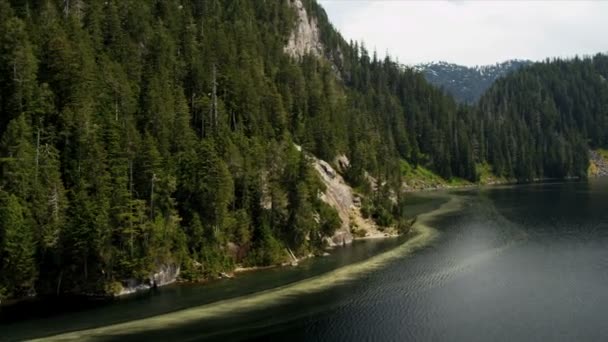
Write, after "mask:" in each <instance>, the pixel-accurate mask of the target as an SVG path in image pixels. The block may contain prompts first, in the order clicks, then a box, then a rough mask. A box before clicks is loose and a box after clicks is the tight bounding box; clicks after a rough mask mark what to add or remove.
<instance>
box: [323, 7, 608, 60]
mask: <svg viewBox="0 0 608 342" xmlns="http://www.w3.org/2000/svg"><path fill="white" fill-rule="evenodd" d="M320 3H321V5H322V6H323V7H324V8H325V9H326V11H327V14H328V16H329V18H330V20H331V21H332V23H333V24H334V25H335V26H336V27H337V28H338V30H339V31H340V32H341V33H342V35H343V36H344V37H345V39H347V40H348V39H353V40H362V41H364V42H365V44H366V46H367V47H368V49H369V50H373V49H374V48H375V49H376V50H377V51H378V54H379V55H380V56H382V55H384V52H385V51H388V52H389V53H390V55H391V56H394V57H398V58H399V61H400V62H402V63H408V64H416V63H420V62H428V61H436V60H445V61H449V62H454V63H459V64H464V65H476V64H493V63H496V62H500V61H504V60H507V59H513V58H519V59H531V60H542V59H544V58H546V57H557V56H560V57H572V56H574V55H577V54H578V55H587V54H595V53H597V52H607V51H608V39H606V38H605V34H606V33H607V32H608V19H607V18H608V1H597V2H583V1H572V2H567V1H380V0H376V1H357V0H349V1H348V0H321V1H320Z"/></svg>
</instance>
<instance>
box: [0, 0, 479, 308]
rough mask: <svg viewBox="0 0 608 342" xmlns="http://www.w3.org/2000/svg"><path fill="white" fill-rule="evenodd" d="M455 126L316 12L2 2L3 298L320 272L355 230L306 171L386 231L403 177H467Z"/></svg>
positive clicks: (311, 8) (433, 101)
mask: <svg viewBox="0 0 608 342" xmlns="http://www.w3.org/2000/svg"><path fill="white" fill-rule="evenodd" d="M406 113H407V115H406ZM457 114H458V110H457V107H456V105H455V103H454V102H453V101H452V99H451V98H449V97H447V96H445V95H444V94H442V93H441V92H440V91H438V90H436V89H434V88H433V87H431V86H430V85H429V84H428V83H427V82H426V81H425V80H424V79H423V78H422V77H421V76H420V75H419V74H418V73H416V72H414V71H412V70H409V69H402V68H401V67H400V66H399V65H398V64H397V63H395V62H394V61H392V60H390V59H385V60H379V59H377V58H376V57H375V56H370V54H369V53H368V52H367V50H366V49H365V48H363V47H362V46H359V45H358V44H356V43H347V42H346V41H344V39H343V38H342V37H341V36H340V34H339V33H338V32H337V31H336V30H335V29H334V28H333V26H332V25H331V23H330V22H329V20H328V18H327V15H326V14H325V12H324V11H323V9H322V8H321V7H320V6H319V5H318V4H317V3H316V2H315V1H311V0H301V1H299V0H294V1H265V2H262V1H251V0H249V1H236V0H234V1H232V0H229V1H215V0H211V1H204V2H200V1H180V2H177V1H150V2H141V1H136V0H125V1H105V2H100V1H87V0H78V1H61V0H50V1H36V2H30V3H23V2H19V1H9V0H0V136H1V137H2V138H1V139H0V255H1V258H0V297H22V296H27V295H33V294H35V293H43V294H67V293H74V294H83V293H85V294H104V293H120V292H124V291H129V290H130V289H132V288H136V287H138V286H140V285H143V287H145V286H149V285H152V283H153V282H157V283H164V282H166V281H171V280H172V278H174V277H175V275H176V274H177V273H178V272H177V270H179V275H180V277H182V278H184V279H191V280H196V279H200V278H204V277H215V276H217V275H218V274H220V273H221V272H225V271H229V270H231V269H233V268H234V267H235V266H236V265H237V264H242V265H244V266H256V265H273V264H280V263H282V262H285V261H287V260H289V259H291V258H293V256H294V255H295V256H306V255H309V254H311V253H322V251H323V248H324V247H325V246H326V243H327V241H328V240H331V238H332V237H334V236H335V232H336V230H338V234H340V230H341V229H342V232H345V231H346V230H345V229H344V228H348V229H350V224H351V223H352V222H350V221H349V223H348V224H347V223H346V221H345V220H340V214H339V212H338V211H340V210H348V208H347V207H341V206H337V205H336V206H335V208H332V207H331V206H330V205H328V204H327V203H326V202H324V201H323V200H322V199H323V194H324V193H325V196H329V194H331V193H330V192H325V191H326V189H327V188H328V186H327V184H324V183H323V181H322V180H321V179H320V178H319V174H318V173H317V172H316V171H315V169H314V165H313V164H312V163H311V162H310V160H309V159H308V158H307V157H306V154H311V155H314V156H315V157H316V158H318V159H319V160H326V161H332V160H334V159H335V158H336V157H337V156H339V155H346V157H347V158H348V159H349V160H350V164H349V166H348V167H347V168H346V169H345V170H342V172H343V174H344V178H345V183H344V185H345V186H346V183H348V186H352V187H359V188H360V192H361V195H362V196H364V198H365V201H366V202H365V210H366V213H367V214H368V216H369V217H371V218H373V219H374V220H375V222H376V223H377V224H378V225H382V226H386V227H388V226H395V225H399V224H401V223H402V221H403V219H404V212H403V210H401V209H400V208H401V205H402V203H400V202H399V201H394V200H393V199H394V196H395V194H399V192H400V191H401V174H400V172H399V163H400V160H401V159H407V160H408V161H409V162H411V163H413V164H423V165H425V166H426V167H428V168H430V169H433V170H436V171H437V172H439V173H441V174H442V175H444V176H445V177H451V176H452V175H458V176H462V177H466V178H474V177H475V175H474V163H473V159H472V158H471V156H472V145H470V144H469V142H468V140H469V139H468V133H469V132H468V129H467V128H466V126H465V123H464V122H461V121H458V120H460V118H461V116H460V115H457ZM454 127H458V130H454ZM451 141H458V142H459V144H458V145H457V146H452V145H451V144H450V142H451ZM294 143H297V144H299V145H301V146H302V149H303V151H304V152H305V153H302V152H300V151H298V150H297V149H295V147H294ZM455 154H458V155H460V156H462V158H455V157H451V156H452V155H455ZM369 178H373V179H376V180H377V182H376V184H381V186H379V187H376V186H371V187H370V186H368V185H366V184H367V179H369ZM330 191H331V189H330ZM397 197H398V198H402V197H400V196H397ZM328 202H330V201H328ZM330 203H331V202H330ZM336 209H338V211H336ZM355 210H356V209H355ZM342 215H343V216H344V214H342ZM349 219H350V218H349ZM360 223H361V224H358V225H359V226H362V225H363V222H360ZM347 225H348V226H349V227H346V226H347ZM369 226H370V227H372V225H371V224H370V225H369ZM370 229H371V228H370ZM349 239H350V238H349V237H348V236H345V237H344V239H341V240H340V241H344V242H347V241H349ZM334 240H335V239H334ZM338 243H341V242H338ZM167 268H170V269H171V270H172V271H171V272H165V271H163V270H165V269H167ZM169 273H170V275H169V276H168V277H165V275H166V274H169ZM160 275H162V276H160ZM157 278H159V279H160V278H163V279H164V278H167V279H165V280H162V281H161V280H158V281H157ZM146 283H147V284H146Z"/></svg>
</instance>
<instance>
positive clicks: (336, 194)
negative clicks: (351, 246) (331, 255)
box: [313, 158, 355, 246]
mask: <svg viewBox="0 0 608 342" xmlns="http://www.w3.org/2000/svg"><path fill="white" fill-rule="evenodd" d="M313 166H314V168H315V170H316V171H317V173H318V174H319V176H320V177H321V180H322V181H323V183H324V184H325V186H326V190H325V193H323V195H322V196H321V199H322V200H323V201H324V202H325V203H327V204H329V205H330V206H332V207H333V208H334V209H336V210H337V211H338V215H339V216H340V220H342V226H340V229H338V230H337V231H336V233H335V234H334V236H333V237H332V238H331V239H330V241H328V242H329V244H330V245H332V246H335V245H342V244H348V243H351V242H352V241H353V235H352V233H351V231H350V216H351V212H352V210H353V209H355V208H354V205H353V192H352V189H351V187H350V186H348V185H347V184H346V183H345V182H344V179H343V178H342V176H340V175H339V174H338V173H337V172H336V171H335V170H334V169H333V168H332V167H331V165H329V164H328V163H327V162H325V161H323V160H320V159H316V158H313Z"/></svg>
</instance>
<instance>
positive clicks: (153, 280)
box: [117, 264, 180, 296]
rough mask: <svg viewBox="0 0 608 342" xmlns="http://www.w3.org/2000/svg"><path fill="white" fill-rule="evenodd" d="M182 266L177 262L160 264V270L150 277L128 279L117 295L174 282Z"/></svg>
mask: <svg viewBox="0 0 608 342" xmlns="http://www.w3.org/2000/svg"><path fill="white" fill-rule="evenodd" d="M179 272H180V267H179V265H176V264H163V265H160V266H159V268H158V271H157V272H156V273H154V274H152V275H150V277H149V279H147V280H145V281H143V282H142V281H139V280H137V279H133V278H131V279H126V280H124V281H123V283H122V289H121V291H120V292H119V293H118V294H117V296H124V295H128V294H131V293H135V292H140V291H146V290H150V289H152V288H156V287H160V286H165V285H169V284H171V283H174V282H175V280H176V279H177V277H178V276H179Z"/></svg>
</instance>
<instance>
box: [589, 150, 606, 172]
mask: <svg viewBox="0 0 608 342" xmlns="http://www.w3.org/2000/svg"><path fill="white" fill-rule="evenodd" d="M589 176H590V177H604V176H608V160H607V158H606V157H604V156H603V155H602V154H601V153H600V152H599V151H589Z"/></svg>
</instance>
